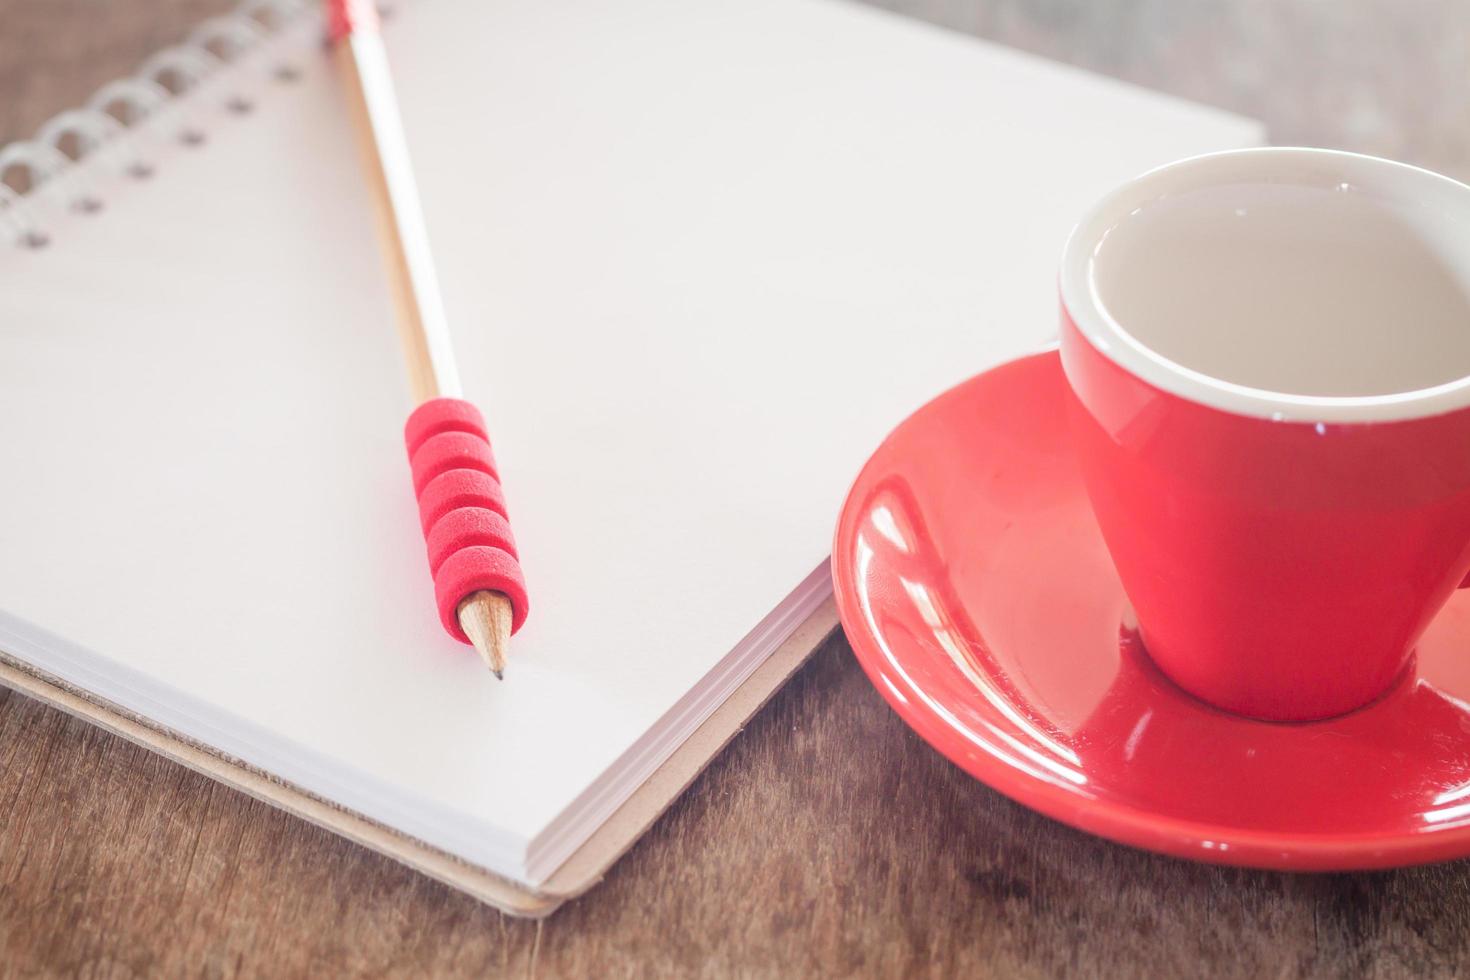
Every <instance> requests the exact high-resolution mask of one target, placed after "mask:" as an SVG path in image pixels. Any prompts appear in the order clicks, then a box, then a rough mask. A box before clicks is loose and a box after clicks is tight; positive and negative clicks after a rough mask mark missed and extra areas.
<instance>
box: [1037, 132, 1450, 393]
mask: <svg viewBox="0 0 1470 980" xmlns="http://www.w3.org/2000/svg"><path fill="white" fill-rule="evenodd" d="M1060 286H1061V293H1062V302H1063V303H1064V305H1065V306H1066V309H1067V312H1068V313H1069V315H1070V316H1071V318H1072V321H1073V322H1074V323H1075V324H1076V326H1077V328H1078V330H1079V331H1080V332H1081V333H1082V335H1083V336H1084V337H1086V338H1087V340H1088V341H1089V342H1090V343H1091V344H1092V345H1093V346H1094V347H1096V348H1097V349H1098V350H1099V351H1100V352H1102V353H1103V355H1104V356H1106V357H1108V358H1110V359H1111V360H1113V361H1114V362H1115V363H1117V364H1118V365H1119V366H1121V367H1122V368H1124V369H1125V370H1127V371H1129V372H1130V373H1132V374H1134V375H1135V376H1137V377H1140V378H1142V379H1143V380H1144V381H1147V382H1148V383H1150V384H1152V385H1154V386H1155V387H1158V388H1160V389H1162V390H1164V391H1167V392H1170V393H1172V394H1175V395H1178V396H1180V397H1183V398H1187V399H1189V400H1191V401H1195V402H1199V403H1201V404H1205V405H1209V406H1212V407H1215V408H1219V409H1222V410H1224V411H1228V412H1233V413H1236V414H1242V415H1252V416H1259V417H1264V418H1273V419H1280V420H1293V421H1310V422H1370V421H1389V420H1394V419H1405V418H1418V417H1424V416H1429V415H1435V414H1440V413H1442V412H1447V411H1453V410H1455V409H1458V408H1463V407H1466V406H1470V187H1467V186H1466V185H1464V184H1461V183H1459V182H1458V181H1455V180H1452V179H1450V178H1448V177H1444V176H1442V175H1439V174H1435V173H1432V172H1430V171H1427V170H1422V169H1419V168H1417V167H1412V166H1409V165H1407V164H1402V163H1395V162H1392V161H1389V160H1382V159H1378V158H1376V157H1369V156H1362V155H1359V154H1353V153H1344V152H1340V151H1333V150H1318V149H1304V148H1278V147H1270V148H1262V149H1251V150H1232V151H1227V152H1224V153H1213V154H1207V155H1205V156H1199V157H1192V158H1189V159H1187V160H1182V161H1179V162H1177V163H1173V164H1169V165H1167V166H1164V167H1161V168H1159V169H1156V170H1152V171H1150V172H1148V173H1146V174H1143V175H1142V176H1140V177H1137V178H1135V179H1134V180H1132V181H1130V182H1128V183H1127V184H1125V185H1123V186H1122V187H1120V188H1118V189H1117V190H1115V191H1114V192H1112V193H1111V194H1109V195H1108V196H1107V197H1105V198H1104V199H1103V200H1102V201H1100V202H1099V203H1098V204H1097V205H1095V206H1094V207H1093V209H1092V210H1091V211H1090V212H1089V213H1088V214H1087V215H1086V216H1085V217H1084V218H1083V219H1082V221H1081V222H1080V223H1079V224H1078V225H1077V227H1076V228H1075V229H1074V230H1073V232H1072V235H1071V237H1070V238H1069V239H1068V241H1067V245H1066V248H1065V249H1064V252H1063V258H1062V266H1061V276H1060Z"/></svg>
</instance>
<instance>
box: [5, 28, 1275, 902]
mask: <svg viewBox="0 0 1470 980" xmlns="http://www.w3.org/2000/svg"><path fill="white" fill-rule="evenodd" d="M385 38H386V42H387V45H388V49H389V54H390V57H391V58H392V60H393V63H394V65H395V69H396V74H397V77H398V79H399V84H400V88H401V91H400V95H401V100H402V105H403V115H404V120H405V126H406V129H407V133H408V137H409V140H410V143H411V146H412V151H413V154H414V157H415V163H416V166H417V169H418V172H419V182H420V185H421V189H422V194H423V197H424V203H425V208H426V213H427V219H428V224H429V229H430V233H431V235H432V237H433V240H434V244H435V251H436V255H437V258H438V261H439V264H440V267H441V268H440V274H441V279H442V284H443V288H444V293H445V299H446V304H447V307H448V312H449V319H450V325H451V329H452V330H453V332H454V333H455V336H456V341H457V344H458V346H459V348H460V361H461V370H462V372H463V374H464V377H465V389H466V394H467V397H470V398H471V399H473V400H475V401H476V402H477V403H479V404H480V405H481V406H482V407H483V408H484V409H485V411H486V415H487V416H488V417H489V418H490V420H491V431H492V432H493V433H494V435H495V437H496V440H497V442H496V452H497V456H498V458H499V460H500V463H501V466H502V470H503V478H504V481H505V488H506V493H507V498H508V501H509V504H510V508H511V512H512V515H513V518H514V520H515V524H516V528H517V534H518V539H519V544H520V548H521V554H522V559H523V562H524V568H525V572H526V576H527V580H528V583H529V586H530V589H531V594H532V606H533V611H532V616H531V619H530V621H529V622H528V624H527V626H526V627H525V629H524V630H522V631H521V633H520V634H519V635H518V636H517V638H516V644H515V648H514V653H513V658H512V660H511V663H510V667H509V670H508V672H507V675H506V680H505V682H503V683H496V682H495V681H494V680H493V679H492V678H491V677H490V676H489V675H488V674H487V672H486V671H485V669H484V666H483V665H482V664H481V662H480V661H479V659H478V658H477V657H476V656H475V655H474V654H473V653H472V652H471V651H469V649H468V648H465V647H462V646H459V645H457V644H455V643H454V642H452V641H451V640H449V639H448V638H447V637H446V636H445V635H444V632H443V630H442V629H441V628H440V626H439V624H438V622H437V618H436V614H435V612H434V606H433V602H432V598H431V593H430V581H429V577H428V574H427V570H426V567H425V561H424V556H423V554H422V548H423V541H422V539H421V537H420V534H419V528H418V523H417V521H416V518H415V512H414V501H413V498H412V493H411V491H410V488H409V486H408V481H407V473H406V464H405V462H404V460H403V451H402V447H401V445H400V442H399V440H400V431H401V425H402V421H403V418H404V417H405V414H406V411H407V409H408V407H409V405H408V395H407V388H406V383H405V380H404V372H403V368H402V364H401V362H400V357H399V352H398V348H397V339H396V335H395V332H394V326H393V323H392V320H391V312H390V302H389V297H388V295H387V292H386V287H385V285H384V283H383V281H382V278H381V275H380V262H379V257H378V254H377V251H376V244H375V241H374V238H373V230H372V226H371V221H372V218H371V210H370V204H369V199H368V197H367V194H366V191H365V189H364V186H363V179H362V177H361V172H360V168H359V164H358V161H357V158H356V157H355V155H354V154H355V152H356V150H355V147H354V143H353V138H352V134H351V132H350V131H349V128H348V122H347V113H346V110H345V107H344V105H343V96H342V93H341V91H340V89H339V86H338V84H337V80H336V78H335V76H334V75H333V74H332V72H331V71H330V70H329V66H328V64H327V62H326V57H325V55H324V53H323V50H322V46H321V43H320V23H319V21H318V19H317V17H316V15H315V14H314V13H313V12H312V11H310V10H306V9H304V8H303V9H297V8H293V7H292V6H291V5H289V4H284V3H275V4H271V3H256V4H251V5H248V6H247V7H246V8H244V9H243V10H242V11H241V12H240V13H238V14H236V15H234V16H231V17H227V18H224V19H222V20H219V21H214V22H210V23H209V24H206V25H205V26H204V27H202V28H201V29H200V31H199V32H198V33H197V34H196V35H195V36H194V37H193V38H192V40H191V41H190V43H188V44H186V45H183V46H181V47H179V48H175V49H170V50H168V51H165V52H162V53H160V54H159V56H157V57H155V58H154V59H151V60H150V61H149V62H148V63H147V64H146V65H145V66H144V68H143V70H142V71H141V72H140V74H139V76H138V77H137V78H136V79H132V80H129V81H125V82H120V83H116V84H114V85H112V86H109V87H107V88H106V89H104V90H103V91H102V92H101V93H99V95H98V97H97V98H96V99H94V100H93V102H92V104H91V105H90V106H89V107H87V108H84V109H81V110H76V111H72V112H69V113H65V114H63V115H61V116H59V117H58V118H57V119H56V120H55V122H53V123H52V124H50V125H48V126H47V127H46V128H45V129H44V130H43V131H42V132H41V133H40V134H39V135H38V137H37V138H36V139H35V140H32V141H27V142H25V143H21V144H17V145H13V146H11V147H10V148H8V149H6V150H5V151H3V153H0V170H4V171H6V172H7V173H10V172H13V170H14V169H15V168H21V169H23V170H26V171H28V172H29V176H30V177H31V179H32V180H33V182H34V185H35V186H34V188H33V189H32V190H30V191H29V192H27V193H25V194H21V195H7V196H6V198H5V200H3V201H0V204H3V205H4V207H3V209H0V230H3V232H4V233H5V235H7V236H8V239H9V241H10V242H11V243H13V244H7V245H6V246H5V247H3V248H0V310H3V322H4V327H3V329H0V446H3V447H4V449H5V451H6V454H7V456H8V457H9V459H10V460H11V461H12V468H11V474H10V478H9V479H7V480H5V481H3V482H0V651H3V653H4V667H3V679H4V681H5V683H7V684H10V685H12V686H15V687H19V688H21V689H22V690H26V691H28V692H30V693H32V694H35V695H37V696H40V697H44V698H47V699H49V700H51V701H52V702H53V703H56V704H59V705H61V706H62V707H64V708H66V709H67V710H70V711H74V712H76V713H78V714H81V715H83V716H85V717H88V718H91V719H92V720H95V721H97V722H99V723H101V724H105V725H107V726H109V727H111V728H113V729H114V730H117V731H120V732H122V733H123V734H125V735H127V736H128V737H131V738H135V739H137V740H139V741H141V742H144V743H145V744H148V745H150V746H152V747H154V748H156V749H158V750H160V751H163V752H166V753H168V754H170V755H172V756H173V757H175V758H178V759H180V760H182V761H184V762H186V763H188V764H190V765H192V766H195V767H196V768H199V769H201V770H203V771H205V772H207V773H209V774H210V775H212V776H214V777H215V778H218V779H221V780H223V781H225V782H228V783H230V784H231V785H234V786H237V787H239V788H241V789H244V790H245V791H247V792H251V793H254V794H256V795H258V796H261V797H262V798H264V799H268V800H270V801H271V802H273V803H276V804H278V805H281V806H284V807H286V808H288V809H291V810H293V811H294V812H297V813H300V814H302V815H303V816H305V817H307V818H308V819H312V820H315V821H317V822H319V823H322V824H323V825H325V826H329V827H331V828H333V829H334V830H337V831H339V832H342V833H344V834H347V835H349V836H352V837H354V838H355V839H358V840H361V841H363V842H364V843H366V844H368V845H369V846H372V847H375V848H377V849H379V850H381V851H384V852H385V853H388V854H391V855H393V856H395V857H397V858H399V859H401V860H404V861H406V862H408V863H410V864H413V865H414V866H416V867H419V868H422V869H423V870H425V871H427V872H429V873H431V874H434V875H436V876H438V877H440V878H442V879H444V880H446V881H449V882H451V883H452V884H455V885H456V886H458V887H461V888H464V889H466V890H468V891H471V892H474V893H475V894H478V895H480V896H481V897H483V898H486V899H487V900H490V901H493V902H495V903H497V904H499V905H501V906H502V907H506V908H509V909H512V910H515V911H521V912H539V911H545V910H546V909H548V908H550V907H552V906H554V905H555V903H556V902H557V901H559V900H560V899H562V898H564V897H566V896H567V895H571V894H575V893H576V892H578V891H580V890H581V889H583V888H585V887H586V886H587V885H589V884H590V883H591V882H593V881H595V880H596V879H597V878H598V876H599V875H601V874H602V872H603V871H604V870H605V869H606V867H607V866H608V864H609V863H610V862H611V861H612V860H613V859H615V858H616V856H617V855H618V854H619V853H621V852H622V851H623V850H624V849H625V848H626V847H627V846H628V845H629V844H630V843H631V842H632V841H633V840H634V839H635V838H636V837H637V835H638V834H639V832H641V830H642V829H643V828H644V827H645V826H646V825H647V824H648V823H649V821H650V820H652V819H653V817H654V816H655V815H657V813H658V812H660V811H661V810H662V809H663V807H664V806H666V805H667V803H668V802H669V801H670V799H672V798H673V796H674V795H676V794H677V793H678V792H679V791H680V789H681V788H682V787H683V786H684V785H685V784H686V783H687V782H688V781H689V780H690V779H691V778H692V777H693V775H694V774H695V773H697V772H698V770H699V768H700V767H701V766H702V765H703V764H704V762H705V761H707V760H708V758H709V757H710V755H712V754H713V753H714V752H716V751H717V750H718V748H719V747H720V746H721V745H722V744H723V743H724V742H725V740H726V739H728V738H729V737H730V736H731V735H732V734H733V733H734V732H735V731H736V730H737V729H738V728H739V726H740V725H741V724H742V723H743V722H744V720H745V719H746V718H747V717H748V716H749V715H750V713H751V712H753V711H754V710H755V708H756V707H758V705H759V703H760V702H761V700H762V699H763V698H764V697H765V696H766V695H767V694H769V692H770V691H771V690H773V689H774V688H775V686H776V685H777V684H779V682H780V680H781V679H782V678H784V677H785V676H786V675H787V674H789V673H790V671H791V670H792V669H794V668H795V666H796V665H797V664H799V663H800V661H801V659H802V657H803V656H804V655H805V654H806V653H807V652H808V651H809V650H811V649H812V647H813V646H814V645H815V644H816V643H817V642H819V641H820V639H821V638H822V637H823V636H824V635H826V633H827V632H828V631H830V629H831V627H832V626H833V624H834V622H835V620H834V619H833V615H832V610H831V605H830V602H829V593H830V586H829V582H828V577H827V571H826V562H827V559H826V556H827V553H828V549H829V535H830V534H831V529H832V522H833V520H834V517H835V514H836V511H837V508H838V505H839V504H840V502H841V500H842V496H843V493H844V491H845V489H846V486H847V484H848V482H849V480H850V479H851V478H852V477H853V475H854V474H855V473H856V471H857V469H858V468H859V466H860V465H861V463H862V461H863V459H864V458H865V456H866V453H867V452H868V451H869V450H871V448H872V447H873V446H874V445H875V444H876V443H877V442H878V441H879V440H880V439H881V438H882V436H883V435H884V433H885V431H886V430H887V429H888V428H889V427H890V426H892V425H893V424H894V423H896V422H897V421H898V420H899V419H900V418H902V417H903V416H904V415H905V414H906V413H907V412H909V411H910V410H912V409H913V408H915V407H917V406H918V405H919V404H920V403H922V402H923V401H924V400H926V399H927V398H929V397H931V396H932V395H933V394H935V393H936V392H938V391H940V390H942V389H943V388H944V387H946V386H947V385H949V384H951V383H954V382H957V381H959V380H961V379H962V378H963V377H965V376H966V375H967V374H970V373H973V372H975V371H978V370H981V369H983V368H985V367H987V366H988V365H991V364H994V363H996V362H997V361H999V360H1001V359H1004V358H1008V357H1011V356H1013V355H1017V354H1020V353H1023V352H1025V351H1027V350H1029V349H1031V348H1034V347H1036V346H1038V345H1040V344H1042V343H1044V342H1046V341H1047V339H1048V338H1049V337H1050V336H1051V335H1052V333H1053V329H1054V328H1053V314H1052V310H1053V307H1054V297H1053V275H1054V273H1053V269H1054V263H1055V258H1056V256H1057V254H1058V250H1059V247H1060V244H1061V242H1062V239H1063V237H1064V235H1065V233H1066V231H1067V228H1068V225H1069V223H1070V220H1071V219H1072V217H1073V216H1074V215H1076V214H1077V213H1079V212H1080V210H1081V209H1082V208H1083V207H1084V205H1086V204H1087V202H1088V201H1089V200H1090V199H1092V198H1094V197H1095V196H1096V195H1098V194H1099V193H1100V192H1101V191H1103V190H1104V189H1106V188H1107V187H1108V186H1110V185H1111V184H1114V183H1115V182H1117V181H1120V180H1122V179H1124V178H1126V177H1128V176H1130V175H1131V174H1133V173H1135V172H1137V171H1139V170H1141V169H1143V168H1146V167H1148V166H1151V165H1154V164H1158V163H1161V162H1164V161H1166V160H1169V159H1171V158H1175V157H1179V156H1181V155H1185V154H1190V153H1195V152H1199V151H1205V150H1212V149H1219V148H1224V147H1232V146H1240V145H1244V144H1247V143H1250V142H1253V141H1255V140H1257V139H1259V137H1260V132H1259V129H1258V127H1257V126H1255V125H1254V124H1252V123H1250V122H1247V121H1245V120H1241V119H1238V118H1234V117H1231V116H1228V115H1225V114H1223V113H1220V112H1217V111H1213V110H1208V109H1204V108H1200V107H1196V106H1191V105H1188V104H1185V103H1182V102H1179V101H1176V100H1173V99H1170V98H1167V97H1164V96H1161V95H1157V94H1152V93H1148V92H1144V91H1140V90H1137V89H1134V88H1130V87H1128V86H1125V85H1122V84H1118V83H1114V82H1110V81H1105V80H1100V79H1098V78H1094V77H1091V76H1088V75H1086V74H1084V73H1081V72H1078V71H1075V70H1072V69H1068V68H1063V67H1059V66H1055V65H1051V64H1047V63H1045V62H1042V61H1040V60H1037V59H1034V58H1031V57H1028V56H1024V55H1021V54H1018V53H1014V52H1009V51H1005V50H1001V49H998V48H994V47H989V46H986V45H983V44H980V43H976V42H974V41H971V40H969V39H966V38H962V37H960V36H957V35H951V34H948V33H945V32H942V31H940V30H937V29H934V28H930V27H927V26H923V25H919V24H917V23H912V22H909V21H906V20H904V19H902V18H898V17H895V16H892V15H889V14H885V13H881V12H877V11H873V10H870V9H867V8H864V7H860V6H856V5H852V4H849V3H844V2H840V0H742V2H739V3H730V2H727V0H624V2H620V3H601V2H591V0H586V2H579V0H555V2H547V0H495V2H490V3H481V2H472V0H406V2H404V3H403V4H401V5H400V6H399V7H398V8H397V9H395V10H394V11H393V13H392V16H391V18H390V19H389V20H388V21H387V24H386V28H385ZM173 89H177V90H179V91H178V92H177V93H174V92H171V91H170V90H173ZM117 116H121V117H122V118H123V120H124V121H122V122H120V121H118V119H116V118H115V117H117ZM58 147H59V148H60V149H67V148H68V147H70V148H73V149H78V150H79V151H80V152H81V157H80V160H78V161H77V162H71V161H70V160H69V159H68V157H67V155H66V154H64V153H62V152H60V151H59V150H58Z"/></svg>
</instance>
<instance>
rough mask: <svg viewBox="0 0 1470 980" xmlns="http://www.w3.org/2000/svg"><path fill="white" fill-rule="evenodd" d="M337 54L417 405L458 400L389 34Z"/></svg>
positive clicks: (360, 38) (350, 44) (340, 46)
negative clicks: (390, 68) (402, 118)
mask: <svg viewBox="0 0 1470 980" xmlns="http://www.w3.org/2000/svg"><path fill="white" fill-rule="evenodd" d="M334 57H335V58H336V60H337V66H338V69H339V71H340V73H341V75H342V80H343V83H344V85H345V88H346V91H347V93H348V99H349V101H350V102H351V107H352V115H353V117H354V121H355V122H356V124H357V131H358V137H359V139H358V142H359V144H360V146H361V149H362V154H363V158H364V162H365V164H366V167H367V174H368V178H369V179H368V184H369V191H370V193H371V195H372V197H373V205H374V207H373V210H374V213H375V214H376V216H377V225H378V237H379V239H380V241H381V244H382V246H383V252H384V259H385V263H386V269H387V273H388V278H389V284H390V288H391V290H392V293H393V304H394V309H395V312H396V314H397V316H396V319H397V321H398V331H399V338H400V340H401V341H402V344H403V353H404V357H405V359H406V362H407V368H408V378H409V387H410V390H411V393H412V395H413V400H414V403H415V404H419V403H421V402H424V401H427V400H429V399H431V398H437V397H441V396H442V397H450V398H457V397H459V395H460V383H459V371H458V369H457V368H456V367H455V363H454V349H453V347H452V346H451V344H450V338H449V327H448V323H447V322H446V320H445V317H444V303H443V300H442V299H441V298H440V294H439V282H438V277H437V276H436V275H435V273H434V263H433V257H432V255H431V253H430V251H429V236H428V232H427V229H426V227H425V223H424V216H423V210H422V208H421V206H420V204H419V195H418V188H417V186H416V185H415V184H414V179H413V171H412V168H411V167H410V164H409V157H408V144H407V141H406V140H405V138H404V135H403V125H402V122H401V121H400V118H399V114H398V100H397V98H396V97H395V96H394V94H393V81H392V76H391V75H390V74H389V71H388V57H387V53H386V52H385V51H384V49H383V42H382V39H381V38H380V37H378V36H377V35H376V34H374V33H365V34H353V35H350V36H348V37H345V38H343V39H341V40H340V41H338V42H337V44H336V48H335V51H334Z"/></svg>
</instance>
